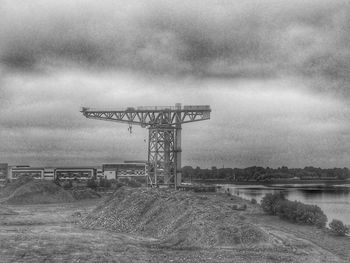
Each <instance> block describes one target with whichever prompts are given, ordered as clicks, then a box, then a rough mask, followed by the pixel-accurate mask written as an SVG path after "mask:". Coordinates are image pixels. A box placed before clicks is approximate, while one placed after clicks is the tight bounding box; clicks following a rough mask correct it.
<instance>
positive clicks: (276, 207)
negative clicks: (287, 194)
mask: <svg viewBox="0 0 350 263" xmlns="http://www.w3.org/2000/svg"><path fill="white" fill-rule="evenodd" d="M261 206H262V208H263V210H264V211H265V212H266V213H268V214H271V215H278V216H279V217H280V218H282V219H286V220H289V221H291V222H295V223H303V224H308V225H315V226H317V227H320V228H322V227H325V226H326V223H327V216H326V215H325V214H324V213H323V211H322V210H321V208H319V207H318V206H316V205H307V204H303V203H301V202H298V201H289V200H287V199H285V198H284V196H283V195H281V194H266V195H265V196H264V198H263V199H262V201H261Z"/></svg>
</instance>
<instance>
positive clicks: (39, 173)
mask: <svg viewBox="0 0 350 263" xmlns="http://www.w3.org/2000/svg"><path fill="white" fill-rule="evenodd" d="M44 173H45V168H43V167H30V166H15V167H10V168H9V174H8V178H9V179H10V180H14V179H17V178H19V177H22V176H30V177H33V178H34V179H44Z"/></svg>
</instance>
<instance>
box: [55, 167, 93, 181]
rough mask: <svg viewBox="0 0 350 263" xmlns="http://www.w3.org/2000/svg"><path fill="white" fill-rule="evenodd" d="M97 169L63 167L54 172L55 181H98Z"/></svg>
mask: <svg viewBox="0 0 350 263" xmlns="http://www.w3.org/2000/svg"><path fill="white" fill-rule="evenodd" d="M96 176H97V169H96V168H95V167H61V168H56V169H55V170H54V178H55V180H89V179H96Z"/></svg>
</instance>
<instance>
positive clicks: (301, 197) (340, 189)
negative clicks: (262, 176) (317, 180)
mask: <svg viewBox="0 0 350 263" xmlns="http://www.w3.org/2000/svg"><path fill="white" fill-rule="evenodd" d="M219 186H221V191H226V192H227V191H228V192H230V193H231V194H232V195H237V196H240V197H242V198H244V199H249V200H250V199H252V198H254V199H256V200H257V201H258V202H260V201H261V199H262V198H263V196H264V195H265V194H267V193H275V192H283V193H284V194H285V196H286V198H287V199H289V200H291V201H294V200H297V201H301V202H303V203H306V204H313V205H318V206H319V207H321V209H322V210H323V211H324V212H325V214H326V215H327V217H328V222H330V221H331V220H332V219H334V218H336V219H340V220H342V221H343V222H344V223H346V224H349V225H350V184H342V185H328V184H273V185H235V184H219Z"/></svg>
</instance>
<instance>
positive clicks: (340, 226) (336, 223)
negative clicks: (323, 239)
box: [329, 219, 350, 236]
mask: <svg viewBox="0 0 350 263" xmlns="http://www.w3.org/2000/svg"><path fill="white" fill-rule="evenodd" d="M329 228H330V229H331V231H332V232H333V233H335V234H337V235H339V236H345V235H347V234H349V233H350V227H349V226H347V225H344V223H343V222H342V221H340V220H338V219H333V220H332V222H330V223H329Z"/></svg>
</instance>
